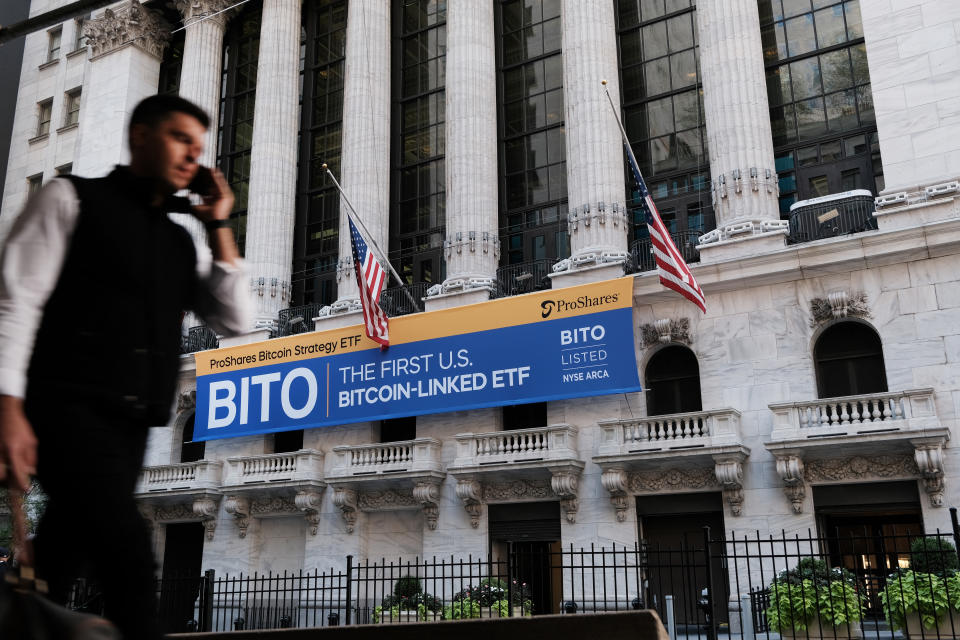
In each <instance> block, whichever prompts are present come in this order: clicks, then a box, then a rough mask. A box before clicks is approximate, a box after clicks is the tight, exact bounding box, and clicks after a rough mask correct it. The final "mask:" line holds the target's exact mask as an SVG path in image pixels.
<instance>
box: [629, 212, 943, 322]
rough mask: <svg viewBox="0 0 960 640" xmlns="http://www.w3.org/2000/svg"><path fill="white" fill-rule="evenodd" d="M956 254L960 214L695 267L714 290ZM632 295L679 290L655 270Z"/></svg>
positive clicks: (647, 297)
mask: <svg viewBox="0 0 960 640" xmlns="http://www.w3.org/2000/svg"><path fill="white" fill-rule="evenodd" d="M951 253H960V218H955V219H950V220H944V221H941V222H934V223H930V224H925V225H920V226H914V227H908V228H904V229H895V230H890V231H868V232H864V233H860V234H856V235H850V236H844V237H840V238H829V239H825V240H818V241H815V242H808V243H803V244H798V245H790V246H788V247H785V248H783V249H780V250H777V251H771V252H768V253H764V254H761V255H755V256H750V257H746V258H736V259H730V260H721V261H717V262H711V263H709V264H696V263H694V264H691V265H690V267H691V271H692V272H693V275H694V277H696V279H697V282H698V283H699V284H700V286H701V287H702V288H703V289H704V290H705V291H706V293H707V294H710V293H719V292H723V291H734V290H738V289H742V288H744V287H745V286H758V285H765V284H779V283H784V282H792V281H795V280H801V279H804V278H810V277H817V276H820V275H823V274H826V273H836V272H838V271H840V270H843V271H851V270H857V269H866V268H871V267H875V266H882V265H888V264H891V263H893V262H903V261H907V260H914V259H920V258H926V257H929V256H935V255H948V254H951ZM633 295H634V298H639V299H641V300H642V301H643V302H646V303H656V302H661V301H674V300H675V299H676V294H675V293H673V292H672V291H669V290H667V289H665V288H664V287H662V286H661V285H660V281H659V279H658V277H657V272H656V271H645V272H643V273H638V274H636V275H635V276H634V284H633Z"/></svg>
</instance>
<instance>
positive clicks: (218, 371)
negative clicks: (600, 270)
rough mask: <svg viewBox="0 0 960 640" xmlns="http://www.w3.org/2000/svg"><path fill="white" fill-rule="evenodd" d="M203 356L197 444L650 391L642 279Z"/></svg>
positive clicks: (199, 356)
mask: <svg viewBox="0 0 960 640" xmlns="http://www.w3.org/2000/svg"><path fill="white" fill-rule="evenodd" d="M390 334H391V335H390V347H389V348H388V349H386V350H384V351H381V350H380V348H379V345H377V344H376V343H375V342H373V341H372V340H370V339H369V338H367V337H366V336H364V334H363V327H362V326H361V325H356V326H353V327H347V328H343V329H335V330H331V331H320V332H311V333H303V334H299V335H295V336H289V337H285V338H278V339H274V340H269V341H265V342H258V343H254V344H246V345H241V346H236V347H229V348H224V349H216V350H212V351H202V352H199V353H197V354H195V358H196V365H197V410H196V416H195V419H194V435H193V439H194V440H211V439H215V438H229V437H236V436H244V435H252V434H257V433H270V432H275V431H288V430H292V429H304V428H313V427H324V426H330V425H336V424H345V423H352V422H365V421H368V420H383V419H386V418H399V417H403V416H411V415H424V414H429V413H445V412H450V411H463V410H466V409H477V408H481V407H495V406H501V405H508V404H521V403H528V402H543V401H547V400H559V399H563V398H577V397H583V396H598V395H604V394H611V393H624V392H629V391H639V390H640V379H639V373H638V371H637V364H636V358H635V356H634V351H635V350H634V342H633V278H629V277H628V278H619V279H616V280H608V281H606V282H599V283H594V284H589V285H582V286H578V287H570V288H566V289H559V290H556V291H554V290H549V291H543V292H539V293H532V294H527V295H522V296H514V297H510V298H503V299H500V300H491V301H490V302H483V303H480V304H473V305H467V306H462V307H455V308H452V309H443V310H439V311H431V312H428V313H418V314H411V315H407V316H401V317H398V318H391V319H390Z"/></svg>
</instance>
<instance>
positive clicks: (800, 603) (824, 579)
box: [767, 558, 864, 632]
mask: <svg viewBox="0 0 960 640" xmlns="http://www.w3.org/2000/svg"><path fill="white" fill-rule="evenodd" d="M855 585H856V582H855V580H854V576H853V575H852V574H851V573H850V572H849V571H847V570H845V569H841V568H833V569H831V568H830V567H829V566H828V565H827V563H826V562H824V561H823V560H820V559H817V558H803V559H801V560H800V562H798V563H797V566H796V567H794V568H793V569H790V570H789V571H783V572H781V573H780V575H778V576H777V578H776V579H775V580H774V581H773V582H772V583H771V584H770V608H769V609H767V620H768V621H769V623H770V626H771V628H772V629H775V630H777V631H787V632H789V631H794V632H796V631H803V630H805V629H806V628H807V627H808V626H809V625H810V623H811V622H813V621H814V620H815V619H816V618H817V617H819V619H820V621H821V622H822V623H823V624H824V625H827V626H833V627H837V626H843V625H846V624H849V623H851V622H857V621H859V620H861V619H862V618H863V607H864V600H863V596H862V595H861V594H859V593H858V591H857V589H856V586H855Z"/></svg>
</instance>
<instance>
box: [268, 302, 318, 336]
mask: <svg viewBox="0 0 960 640" xmlns="http://www.w3.org/2000/svg"><path fill="white" fill-rule="evenodd" d="M321 307H323V305H322V304H319V303H317V302H314V303H310V304H302V305H299V306H296V307H289V308H287V309H281V310H280V312H279V313H278V314H277V335H276V337H278V338H279V337H282V336H292V335H295V334H298V333H306V332H308V331H313V328H314V324H313V319H314V318H316V317H317V316H319V315H320V309H321Z"/></svg>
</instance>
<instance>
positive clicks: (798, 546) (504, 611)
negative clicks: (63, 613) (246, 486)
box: [72, 509, 960, 640]
mask: <svg viewBox="0 0 960 640" xmlns="http://www.w3.org/2000/svg"><path fill="white" fill-rule="evenodd" d="M950 512H951V519H952V521H953V530H952V532H949V533H941V532H940V531H939V530H938V531H937V532H936V533H934V534H930V535H926V536H925V535H924V534H923V532H922V529H923V527H922V525H921V524H920V522H919V519H918V520H917V521H916V530H913V531H912V530H911V529H910V527H909V526H906V525H903V524H901V525H899V526H898V527H897V528H889V527H887V528H884V529H881V528H880V527H862V528H856V527H852V526H850V527H847V528H846V529H844V530H840V529H833V530H832V531H827V532H825V533H823V534H821V535H814V534H812V533H808V535H805V536H803V535H797V534H787V533H785V532H781V533H779V534H777V535H772V534H765V535H761V534H760V533H759V532H752V533H747V534H744V533H737V532H729V533H727V534H724V532H722V531H718V530H711V529H710V528H709V527H702V529H700V530H697V529H690V530H687V531H686V533H685V534H684V533H683V532H679V531H678V532H676V533H675V534H674V535H671V536H667V537H664V538H663V539H662V542H659V543H654V542H640V543H637V544H634V545H628V546H619V545H616V546H611V547H605V548H599V547H596V546H593V545H591V546H590V547H583V548H579V549H577V548H574V547H573V546H572V545H570V546H568V547H564V548H560V547H559V546H556V545H551V544H547V543H543V544H536V543H528V542H527V543H507V544H506V545H505V546H504V547H503V548H502V549H500V550H499V551H497V552H496V553H494V554H491V555H482V556H471V555H467V554H462V555H460V556H449V557H443V558H438V557H436V556H434V557H432V558H413V559H410V560H408V561H404V560H402V559H401V560H396V561H387V560H385V559H380V560H377V559H364V560H362V561H360V562H358V561H356V560H355V558H354V557H353V556H346V557H345V558H344V562H343V564H342V565H341V566H340V567H339V568H330V569H329V571H325V572H320V571H318V570H314V571H295V572H284V573H267V574H259V573H253V574H250V575H246V574H241V575H236V576H230V575H225V576H222V577H217V576H215V575H214V573H213V572H212V571H207V572H206V573H205V574H203V575H202V576H192V577H191V576H185V577H182V578H180V577H177V578H164V579H163V580H161V581H159V582H158V585H157V593H158V594H160V595H161V597H160V604H161V618H162V619H163V627H164V629H165V630H167V631H186V630H197V631H228V630H240V629H267V628H284V627H319V626H335V625H338V624H348V625H349V624H368V623H375V624H397V623H406V622H414V621H424V620H426V621H433V620H457V619H463V618H480V617H496V616H508V617H509V616H521V615H540V614H549V613H565V614H568V615H569V614H576V613H586V612H591V613H592V612H609V611H623V610H628V609H638V608H651V609H654V610H656V611H657V613H658V614H659V615H660V618H661V620H663V621H664V622H665V624H666V625H667V626H668V633H669V635H670V637H671V638H678V637H681V636H686V638H688V639H692V638H697V639H698V640H699V639H705V640H716V639H717V638H718V637H719V636H720V635H727V636H728V637H729V638H730V639H731V640H733V639H734V638H735V637H740V638H743V639H744V640H754V639H755V638H761V637H762V638H764V639H766V640H775V639H777V638H835V639H841V638H850V637H860V636H865V637H869V638H877V639H879V638H890V639H891V640H899V639H901V638H903V636H908V637H909V638H910V640H915V639H916V638H920V639H931V640H932V639H933V638H938V639H939V638H945V637H956V635H957V634H958V632H960V625H958V624H956V622H954V619H953V617H952V616H954V615H957V614H960V592H958V589H960V574H958V567H960V558H958V553H957V550H956V549H957V546H958V543H960V526H958V524H957V515H956V509H951V510H950ZM891 532H895V533H891ZM72 603H73V606H74V607H77V608H79V607H86V609H87V610H96V608H97V606H98V603H99V600H98V599H97V590H96V589H95V588H92V587H91V585H89V584H84V585H83V588H82V589H79V588H78V589H77V590H76V591H75V597H74V598H73V600H72ZM918 603H920V604H918ZM918 607H919V608H918ZM919 613H922V614H923V615H924V618H925V622H926V624H925V626H924V625H921V624H920V616H919ZM958 619H960V618H958Z"/></svg>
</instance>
